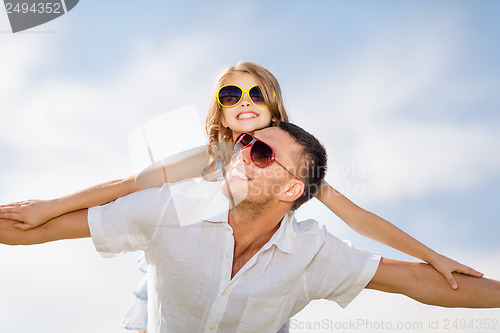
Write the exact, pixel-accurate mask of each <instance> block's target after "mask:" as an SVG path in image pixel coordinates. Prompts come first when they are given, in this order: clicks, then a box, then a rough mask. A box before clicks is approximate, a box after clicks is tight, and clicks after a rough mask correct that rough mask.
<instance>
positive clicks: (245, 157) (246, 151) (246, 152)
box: [238, 145, 252, 165]
mask: <svg viewBox="0 0 500 333" xmlns="http://www.w3.org/2000/svg"><path fill="white" fill-rule="evenodd" d="M251 150H252V146H251V145H250V146H248V147H245V148H243V149H242V150H240V153H239V154H238V158H239V159H240V160H241V161H242V162H243V163H244V164H247V165H248V164H250V162H251V161H252V157H251V156H250V152H251Z"/></svg>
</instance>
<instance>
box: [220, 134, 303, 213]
mask: <svg viewBox="0 0 500 333" xmlns="http://www.w3.org/2000/svg"><path fill="white" fill-rule="evenodd" d="M254 137H256V138H257V139H259V140H262V141H264V142H265V143H266V144H268V145H269V146H270V147H271V148H272V149H273V150H274V154H275V158H276V160H278V161H279V162H280V163H281V164H283V166H284V167H286V168H287V169H288V170H290V171H291V172H294V170H296V169H297V167H296V161H297V158H298V156H299V152H300V151H301V147H300V145H299V144H298V143H296V142H295V140H294V139H293V138H292V137H291V136H290V135H289V134H288V133H286V132H284V131H283V130H281V129H280V128H278V127H268V128H265V129H262V130H259V131H256V132H255V133H254ZM251 148H252V146H250V147H247V148H245V149H242V150H241V151H240V152H239V153H238V154H236V155H235V156H234V157H233V160H232V161H231V163H230V164H229V167H228V169H227V171H226V179H225V185H228V186H227V187H229V190H228V189H227V187H226V186H223V188H224V190H225V191H226V194H227V195H230V196H231V197H232V198H233V201H234V203H235V205H238V204H239V205H242V204H251V205H252V206H253V207H255V208H257V206H262V205H265V204H267V203H269V202H271V201H273V200H277V196H278V195H280V194H281V193H282V192H283V191H284V190H285V189H286V187H287V185H288V183H289V182H290V181H294V180H295V178H294V177H293V176H292V175H290V174H289V173H288V172H287V171H285V170H284V169H283V168H282V167H281V166H279V165H278V164H277V163H276V162H272V163H271V164H269V165H268V166H267V167H265V168H260V167H258V166H256V165H255V164H254V163H253V162H252V159H251Z"/></svg>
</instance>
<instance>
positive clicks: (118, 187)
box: [0, 177, 141, 230]
mask: <svg viewBox="0 0 500 333" xmlns="http://www.w3.org/2000/svg"><path fill="white" fill-rule="evenodd" d="M140 189H141V188H140V187H139V186H137V184H136V183H135V179H134V177H129V178H126V179H122V180H112V181H109V182H106V183H102V184H99V185H95V186H92V187H89V188H86V189H84V190H81V191H78V192H75V193H72V194H70V195H67V196H64V197H61V198H57V199H52V200H26V201H21V202H14V203H10V204H7V205H3V206H0V218H2V219H10V220H15V221H17V223H15V224H14V226H15V227H16V228H19V229H22V230H28V229H31V228H35V227H37V226H39V225H41V224H44V223H45V222H47V221H49V220H51V219H53V218H55V217H58V216H61V215H63V214H65V213H69V212H73V211H77V210H80V209H85V208H89V207H93V206H99V205H103V204H105V203H108V202H110V201H113V200H116V199H117V198H119V197H122V196H125V195H127V194H130V193H132V192H136V191H139V190H140Z"/></svg>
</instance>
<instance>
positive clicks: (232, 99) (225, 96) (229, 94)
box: [217, 84, 267, 107]
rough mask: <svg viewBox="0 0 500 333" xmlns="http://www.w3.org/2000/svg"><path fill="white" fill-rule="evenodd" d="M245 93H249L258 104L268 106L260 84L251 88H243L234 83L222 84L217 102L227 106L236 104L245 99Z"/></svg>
mask: <svg viewBox="0 0 500 333" xmlns="http://www.w3.org/2000/svg"><path fill="white" fill-rule="evenodd" d="M245 93H247V94H248V96H249V97H250V100H251V101H252V103H253V104H255V105H257V106H267V104H266V101H265V100H264V95H262V92H261V91H260V88H259V86H253V87H252V88H250V89H247V90H243V89H241V88H240V87H238V86H236V85H234V84H229V85H226V86H222V87H221V88H220V89H219V92H218V93H217V103H219V105H221V106H225V107H231V106H235V105H236V104H238V103H239V102H240V101H241V100H242V99H243V95H244V94H245Z"/></svg>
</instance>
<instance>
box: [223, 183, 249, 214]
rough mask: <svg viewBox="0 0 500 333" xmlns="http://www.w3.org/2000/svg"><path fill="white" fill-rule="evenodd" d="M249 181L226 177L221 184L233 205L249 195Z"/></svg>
mask: <svg viewBox="0 0 500 333" xmlns="http://www.w3.org/2000/svg"><path fill="white" fill-rule="evenodd" d="M248 188H249V186H248V182H246V181H240V180H228V179H225V180H224V181H223V182H222V184H221V191H222V193H223V194H224V195H225V196H226V197H227V198H228V199H229V200H230V201H231V203H232V205H233V207H235V206H237V205H238V204H240V203H241V202H242V201H243V200H245V198H246V197H247V195H248Z"/></svg>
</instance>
